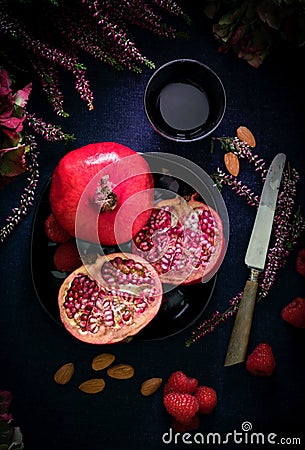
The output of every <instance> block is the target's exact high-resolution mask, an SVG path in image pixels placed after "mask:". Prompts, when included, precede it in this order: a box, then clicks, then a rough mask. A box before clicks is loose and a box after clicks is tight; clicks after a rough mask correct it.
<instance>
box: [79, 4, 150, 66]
mask: <svg viewBox="0 0 305 450" xmlns="http://www.w3.org/2000/svg"><path fill="white" fill-rule="evenodd" d="M82 3H83V4H86V5H87V6H88V8H89V10H93V11H92V14H93V17H94V18H95V19H96V21H97V24H98V25H99V26H100V30H101V33H102V34H103V38H104V39H107V40H110V41H111V42H112V43H113V45H115V46H117V47H119V48H121V49H123V53H124V58H122V59H121V62H123V63H124V65H125V66H126V67H127V68H130V69H131V70H134V64H133V63H131V62H130V60H133V61H136V62H139V63H141V64H146V65H147V66H148V67H150V68H154V64H153V63H152V62H151V61H149V60H148V59H147V58H146V57H144V56H143V55H142V54H141V52H140V51H139V50H138V49H137V47H136V46H135V44H134V42H132V41H131V40H130V39H129V38H128V37H127V34H126V33H125V32H124V31H123V30H122V29H121V28H119V27H118V26H117V25H116V24H112V23H111V22H109V21H108V19H107V17H106V16H104V13H103V7H102V6H101V5H100V2H99V1H96V0H95V1H94V0H82Z"/></svg>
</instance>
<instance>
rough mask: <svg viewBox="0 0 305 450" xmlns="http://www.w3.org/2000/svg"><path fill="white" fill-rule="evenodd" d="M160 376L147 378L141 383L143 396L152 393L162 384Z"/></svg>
mask: <svg viewBox="0 0 305 450" xmlns="http://www.w3.org/2000/svg"><path fill="white" fill-rule="evenodd" d="M162 381H163V380H162V378H149V379H148V380H146V381H143V383H142V384H141V389H140V390H141V394H142V395H144V396H145V397H148V396H149V395H152V394H154V393H155V392H156V391H157V390H158V389H159V387H160V386H161V384H162Z"/></svg>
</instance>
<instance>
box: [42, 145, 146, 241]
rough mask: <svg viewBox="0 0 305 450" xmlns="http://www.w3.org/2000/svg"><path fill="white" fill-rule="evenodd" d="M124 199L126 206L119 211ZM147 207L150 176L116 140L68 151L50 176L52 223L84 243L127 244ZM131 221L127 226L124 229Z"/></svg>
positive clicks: (143, 164) (141, 161) (138, 159)
mask: <svg viewBox="0 0 305 450" xmlns="http://www.w3.org/2000/svg"><path fill="white" fill-rule="evenodd" d="M127 200H128V207H126V208H122V206H123V205H124V203H125V202H126V201H127ZM152 205H153V177H152V174H151V171H150V169H149V166H148V164H147V162H146V161H145V159H144V158H143V156H141V155H140V154H139V153H137V152H135V151H134V150H132V149H130V148H128V147H126V146H124V145H122V144H118V143H116V142H101V143H94V144H89V145H86V146H84V147H81V148H78V149H76V150H72V151H70V152H69V153H67V154H66V155H65V156H64V157H63V158H62V159H61V160H60V161H59V163H58V165H57V167H56V168H55V170H54V173H53V176H52V181H51V189H50V206H51V210H52V212H53V214H54V216H55V217H56V220H57V221H58V223H59V224H60V225H61V227H62V228H63V229H65V230H66V231H67V232H68V233H69V234H70V235H72V236H76V237H77V238H79V239H83V240H85V241H89V242H93V243H101V244H103V245H115V244H120V243H123V242H127V241H129V240H130V239H131V237H132V236H131V234H132V232H134V233H136V232H137V231H139V230H140V229H141V228H142V226H143V225H144V224H145V223H146V221H147V220H148V217H149V215H150V212H151V207H152ZM121 208H122V211H121V213H120V215H119V221H118V223H116V219H117V213H118V211H120V209H121ZM130 220H132V221H133V223H132V227H128V226H126V223H127V222H130ZM115 225H116V227H115ZM131 230H132V231H131Z"/></svg>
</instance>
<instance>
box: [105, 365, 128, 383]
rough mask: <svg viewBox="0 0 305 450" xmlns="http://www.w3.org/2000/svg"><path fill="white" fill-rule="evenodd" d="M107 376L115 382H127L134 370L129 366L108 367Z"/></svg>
mask: <svg viewBox="0 0 305 450" xmlns="http://www.w3.org/2000/svg"><path fill="white" fill-rule="evenodd" d="M107 374H108V375H109V376H110V377H111V378H116V379H117V380H127V379H128V378H132V377H133V376H134V368H133V367H132V366H131V365H130V364H117V365H116V366H112V367H109V369H108V370H107Z"/></svg>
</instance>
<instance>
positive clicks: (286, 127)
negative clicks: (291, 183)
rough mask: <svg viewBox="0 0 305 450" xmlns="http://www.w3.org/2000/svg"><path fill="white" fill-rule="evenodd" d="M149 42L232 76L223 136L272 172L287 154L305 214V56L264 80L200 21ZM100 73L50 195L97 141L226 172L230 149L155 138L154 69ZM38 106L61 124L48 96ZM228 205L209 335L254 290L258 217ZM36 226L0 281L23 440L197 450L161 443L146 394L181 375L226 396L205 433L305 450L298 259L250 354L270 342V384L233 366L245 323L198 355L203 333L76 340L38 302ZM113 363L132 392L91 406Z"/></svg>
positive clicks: (19, 243) (3, 378)
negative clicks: (93, 383) (61, 381)
mask: <svg viewBox="0 0 305 450" xmlns="http://www.w3.org/2000/svg"><path fill="white" fill-rule="evenodd" d="M137 39H138V41H137V42H138V45H139V47H140V48H141V50H142V51H143V52H144V53H145V54H146V55H147V56H148V57H149V58H150V59H152V60H154V61H155V63H156V66H157V67H159V66H160V65H161V64H163V63H165V62H167V61H169V60H171V59H175V58H181V57H186V58H195V59H198V60H200V61H202V62H204V63H206V64H207V65H209V66H210V67H211V68H212V69H214V70H215V71H216V72H217V73H218V74H219V76H220V77H221V79H222V80H223V83H224V86H225V89H226V92H227V101H228V104H227V111H226V114H225V117H224V119H223V122H222V123H221V125H220V127H219V128H218V129H217V131H216V132H215V135H216V136H233V135H234V134H235V130H236V128H237V127H238V126H239V125H247V126H248V127H249V128H250V129H251V130H253V132H254V134H255V136H256V138H257V143H258V146H257V153H259V154H260V155H261V156H262V157H264V158H265V159H266V161H267V163H269V162H270V161H271V159H272V158H273V156H274V155H275V154H276V153H277V152H279V151H281V152H285V153H286V154H287V156H288V159H289V162H290V163H291V165H292V166H293V167H296V168H297V169H298V170H299V172H300V174H301V183H300V184H299V194H300V202H301V204H302V205H303V213H304V206H305V200H304V183H305V166H304V160H305V158H304V142H305V127H304V119H305V117H304V97H305V95H304V70H303V69H301V68H300V64H301V60H302V59H303V58H302V55H301V53H298V52H297V51H291V50H289V51H286V50H285V51H284V50H283V52H278V53H274V54H273V55H272V56H271V57H270V58H269V59H268V60H266V61H265V63H264V64H263V65H262V66H261V67H260V68H259V69H254V68H252V67H250V66H249V65H247V63H245V62H244V61H242V60H239V59H238V58H237V57H236V56H235V55H233V54H231V53H230V54H226V55H224V54H221V53H218V52H217V47H218V44H217V43H216V42H215V40H214V38H213V37H212V35H211V32H210V25H209V24H207V23H205V24H204V22H203V21H202V19H201V18H200V17H197V16H196V15H194V17H193V25H192V27H191V36H190V38H189V39H188V40H175V41H171V40H164V39H160V38H157V37H152V36H151V35H149V34H147V33H141V32H137ZM303 56H304V54H303ZM88 67H89V71H88V74H89V77H90V80H91V85H92V89H93V91H94V93H95V102H94V104H95V109H94V111H92V112H88V111H87V109H86V106H85V105H84V104H83V102H81V101H80V99H79V97H78V95H77V94H76V93H75V91H74V89H73V86H72V83H71V79H70V78H69V77H68V76H67V78H66V80H65V85H64V93H65V96H66V101H65V108H66V110H67V111H68V112H69V113H70V118H68V119H66V120H65V121H63V126H64V128H65V130H66V131H68V132H74V133H75V135H76V138H77V140H76V141H75V142H74V143H72V144H68V145H63V144H48V143H46V142H45V141H39V142H40V145H39V151H40V156H39V160H40V170H41V176H40V181H39V186H38V194H39V192H41V190H42V188H43V186H44V184H45V183H46V181H47V180H48V178H49V177H50V175H51V173H52V170H53V169H54V167H55V166H56V164H57V162H58V161H59V159H60V158H61V157H62V156H63V155H64V154H65V153H66V152H67V151H69V150H71V149H73V148H76V147H80V146H82V145H85V144H87V143H90V142H94V141H117V142H120V143H122V144H125V145H127V146H129V147H131V148H133V149H134V150H137V151H141V152H146V151H160V152H169V153H172V154H178V155H180V156H184V157H186V158H189V159H190V160H192V161H194V162H195V163H197V164H199V165H200V166H201V167H202V168H203V169H204V170H205V171H206V172H208V173H210V174H212V173H214V172H215V171H216V169H217V167H218V166H220V165H221V164H222V153H221V152H220V151H217V152H215V153H214V154H211V153H210V144H211V141H210V139H209V138H207V139H206V140H204V141H202V142H197V143H195V144H175V143H173V142H167V141H165V140H163V139H162V138H160V137H159V136H158V135H156V134H155V133H154V131H153V130H152V129H151V128H150V126H149V124H148V122H147V120H146V117H145V113H144V108H143V92H144V89H145V86H146V83H147V81H148V79H149V77H150V76H151V73H152V72H151V71H150V70H149V69H147V68H144V70H143V73H142V74H141V75H137V74H134V73H127V72H117V71H115V70H114V69H112V68H109V67H108V66H105V65H103V64H93V63H92V61H88ZM29 107H30V108H32V109H33V110H35V111H37V113H38V115H39V113H40V114H41V115H43V117H46V118H47V119H49V120H50V121H53V122H55V121H56V118H55V120H54V116H53V115H52V113H51V110H50V107H49V106H48V105H46V103H45V100H44V98H41V97H40V95H39V93H38V92H36V91H35V90H34V92H33V95H32V98H31V101H30V104H29ZM241 177H242V179H243V180H244V181H245V182H247V183H249V184H253V186H254V188H255V189H257V188H258V187H259V185H258V182H257V178H256V176H255V175H254V174H253V172H252V170H250V169H249V167H248V166H246V165H245V164H244V163H243V164H242V169H241ZM23 182H24V180H22V177H20V179H19V180H17V181H16V182H15V183H14V184H12V185H10V186H9V188H8V189H6V190H5V191H4V192H3V193H1V196H0V202H1V216H2V217H5V216H6V215H7V214H8V212H9V211H10V208H11V206H12V205H13V204H14V203H15V202H16V199H17V198H18V193H19V192H20V190H21V187H22V185H23ZM258 193H259V192H258ZM223 195H224V199H225V201H226V205H227V208H228V212H229V216H230V222H231V233H230V242H229V248H228V252H227V255H226V257H225V260H224V263H223V265H222V267H221V269H220V271H219V276H218V280H217V285H216V288H215V290H214V293H213V297H212V299H211V302H210V304H209V305H208V307H207V309H206V310H205V312H204V314H203V316H202V317H201V318H200V320H198V324H199V323H200V322H201V321H202V320H203V319H204V318H205V317H210V315H211V314H212V313H213V312H214V311H215V310H216V309H219V310H220V311H222V310H224V309H225V308H226V307H227V304H228V300H229V299H230V298H231V297H232V296H233V295H235V294H236V293H237V292H239V291H241V290H242V288H243V284H244V281H245V279H246V277H247V275H248V271H247V269H246V268H245V266H244V264H243V258H244V252H245V249H246V246H247V241H248V238H249V234H250V230H251V226H252V223H253V218H254V212H253V210H252V209H251V208H250V207H248V206H246V205H245V204H244V202H243V201H242V200H241V199H239V198H238V197H236V196H235V195H234V194H232V193H231V192H229V191H228V190H227V189H225V190H224V192H223ZM32 221H33V210H32V211H31V212H30V214H29V215H28V216H27V217H26V219H25V220H24V221H23V223H22V224H21V225H20V226H19V227H18V228H17V229H16V230H15V231H14V233H13V234H12V235H11V237H10V238H9V239H7V241H6V242H5V243H4V245H3V246H2V248H1V272H0V273H1V313H0V336H1V370H0V387H1V389H8V390H11V391H12V393H13V402H12V406H11V412H12V413H13V415H14V418H15V420H16V422H17V424H18V425H19V426H20V427H21V430H22V432H23V434H24V442H25V444H26V449H27V450H41V449H43V450H55V449H57V450H64V449H65V450H68V449H69V450H70V449H74V450H84V449H90V450H91V449H92V450H100V449H102V448H105V449H107V450H108V449H109V450H117V449H123V448H128V449H129V448H137V449H144V448H146V449H147V450H148V449H154V450H155V449H162V448H185V447H187V445H186V444H181V445H175V444H171V445H169V444H168V445H165V444H162V441H161V436H162V434H163V433H165V432H167V431H168V429H169V426H170V419H169V416H168V415H167V414H166V413H165V411H164V408H163V406H162V392H161V391H159V392H158V393H157V394H155V395H154V396H153V397H151V398H144V397H142V396H141V394H140V393H139V385H140V383H141V382H142V381H143V380H145V379H147V378H149V377H151V376H161V377H163V378H164V379H165V378H166V377H168V376H169V375H170V373H171V372H172V371H174V370H179V369H181V370H184V371H185V372H186V373H187V374H189V375H191V376H194V377H197V378H198V379H199V381H200V383H201V384H207V385H212V386H214V387H215V388H216V390H217V393H218V398H219V401H218V405H217V409H216V410H215V412H213V414H211V415H209V416H207V417H205V418H204V420H202V424H201V428H200V429H199V430H198V431H200V432H202V433H208V432H220V433H224V432H231V431H233V430H234V429H236V430H238V431H240V430H241V424H242V422H244V421H250V422H251V423H252V426H253V431H255V432H266V433H269V432H275V433H279V434H282V435H284V436H290V437H293V436H302V439H303V445H304V443H305V438H304V434H303V435H302V430H304V407H305V402H304V373H305V372H304V370H305V364H304V333H303V332H302V331H300V330H296V329H292V328H291V327H288V326H287V325H286V324H285V323H284V322H283V321H282V320H281V316H280V313H281V309H282V307H283V305H285V304H286V303H288V302H289V301H291V300H292V299H293V298H294V297H295V296H300V295H303V296H304V295H305V283H304V279H302V278H301V277H300V276H299V275H298V274H297V273H296V272H295V268H294V264H295V256H296V250H295V251H294V253H293V254H292V255H291V257H290V259H289V261H288V264H287V266H286V267H285V269H284V270H282V271H281V274H280V276H279V277H278V280H277V282H276V284H275V285H274V287H273V288H272V291H271V293H270V295H269V296H268V298H267V299H266V300H264V301H263V302H261V303H260V304H259V305H258V307H257V309H256V313H255V321H254V326H253V330H252V334H251V339H250V344H249V347H250V349H252V348H253V347H254V346H255V345H256V344H257V343H258V342H261V341H267V342H269V343H270V344H271V345H272V347H273V349H274V353H275V356H276V361H277V367H276V371H275V373H274V376H272V378H270V379H261V378H255V377H253V376H251V375H250V374H249V373H248V372H247V371H246V370H245V367H244V365H238V366H235V367H232V368H224V367H223V361H224V357H225V352H226V348H227V343H228V339H229V336H230V332H231V329H232V325H233V321H232V320H229V321H227V322H226V323H225V324H223V325H222V326H221V327H219V328H217V329H216V330H215V332H214V333H212V334H210V335H209V336H207V337H205V338H203V339H202V340H199V341H198V343H196V344H194V345H192V346H191V347H190V348H186V347H185V341H186V339H188V338H189V337H190V334H191V331H192V330H193V329H194V326H193V327H191V328H189V329H188V330H186V331H184V332H182V333H181V334H179V335H177V336H175V337H172V338H169V339H167V340H166V341H162V342H134V343H131V344H128V345H127V344H118V345H115V346H113V347H106V346H105V347H95V346H90V345H86V344H84V343H81V342H79V341H77V340H75V339H73V338H72V337H71V336H70V335H69V334H68V333H67V332H66V331H65V330H64V329H63V328H60V327H59V326H58V325H56V324H55V323H54V322H53V321H52V320H51V319H50V318H49V317H48V315H47V314H46V313H45V312H44V311H43V309H42V308H41V306H40V304H39V302H38V299H37V298H36V295H35V292H34V289H33V286H32V281H31V272H30V253H29V251H30V235H31V227H32ZM304 244H305V243H304V242H303V245H304ZM43 264H44V261H41V265H42V266H43ZM45 289H46V290H48V286H45ZM103 351H110V352H112V353H114V354H115V355H116V357H117V361H118V362H128V363H131V364H132V365H133V366H134V367H135V370H136V373H135V377H134V378H133V379H132V380H127V381H125V382H118V381H116V380H109V381H108V380H107V388H106V389H105V391H104V392H103V393H102V394H99V395H95V396H87V395H84V394H82V393H81V392H80V391H78V389H77V385H78V384H79V383H80V382H81V381H83V380H84V379H86V378H89V377H91V376H92V375H93V374H92V369H91V368H90V362H91V360H92V358H93V357H94V356H95V355H96V354H98V353H100V352H103ZM67 361H74V362H75V366H76V372H75V375H74V378H73V379H72V381H71V382H70V383H69V384H68V385H67V386H65V387H60V386H57V385H56V384H55V383H54V381H53V374H54V372H55V370H56V369H57V368H58V367H59V366H61V365H62V364H63V363H65V362H67ZM194 446H195V445H194ZM198 447H200V446H198ZM248 447H249V448H250V446H248ZM248 447H247V446H244V447H243V448H248ZM223 448H230V446H229V445H223ZM239 448H240V446H239ZM253 448H254V447H253ZM265 448H267V446H265Z"/></svg>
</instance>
